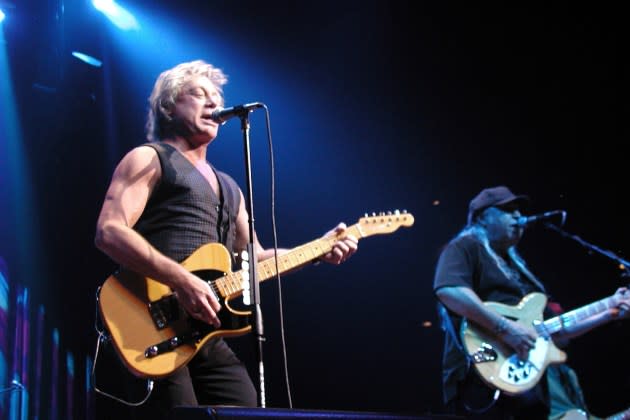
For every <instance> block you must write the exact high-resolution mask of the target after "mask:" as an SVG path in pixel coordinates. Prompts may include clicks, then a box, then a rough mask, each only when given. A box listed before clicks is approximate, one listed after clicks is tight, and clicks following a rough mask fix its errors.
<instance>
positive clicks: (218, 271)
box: [98, 211, 414, 379]
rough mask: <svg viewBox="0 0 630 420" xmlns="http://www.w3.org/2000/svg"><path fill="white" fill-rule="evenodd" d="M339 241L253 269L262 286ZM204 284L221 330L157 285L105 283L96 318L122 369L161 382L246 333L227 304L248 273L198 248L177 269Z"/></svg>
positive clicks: (122, 275) (376, 223) (368, 226)
mask: <svg viewBox="0 0 630 420" xmlns="http://www.w3.org/2000/svg"><path fill="white" fill-rule="evenodd" d="M413 223H414V218H413V216H412V215H411V214H409V213H406V212H402V213H401V212H398V211H396V212H394V213H391V212H390V213H388V214H380V215H374V216H366V217H363V218H361V219H359V221H358V222H357V223H356V224H354V225H352V226H350V227H349V228H348V229H347V231H346V232H347V234H349V235H354V236H355V237H356V238H358V239H361V238H365V237H368V236H371V235H377V234H386V233H391V232H394V231H396V230H397V229H398V228H399V227H401V226H402V227H409V226H412V225H413ZM338 239H339V237H330V238H319V239H316V240H314V241H312V242H309V243H307V244H304V245H301V246H299V247H296V248H294V249H292V250H290V251H289V252H288V253H286V254H283V255H281V256H279V257H278V262H277V266H278V269H277V270H276V261H275V259H274V258H270V259H268V260H265V261H262V262H259V263H258V267H257V275H258V280H259V281H264V280H267V279H270V278H272V277H274V276H276V274H277V272H278V273H283V272H286V271H288V270H291V269H293V268H296V267H299V266H301V265H303V264H305V263H307V262H309V261H313V260H316V259H317V258H319V257H321V256H323V255H325V254H327V253H328V252H330V251H331V250H332V247H333V245H334V243H335V242H336V241H337V240H338ZM181 265H182V266H184V267H185V268H186V269H187V270H188V271H190V272H193V273H194V274H195V275H197V276H198V277H200V278H202V279H204V280H206V281H207V282H208V283H209V284H210V286H211V287H212V290H213V291H214V292H215V294H216V296H217V298H218V300H219V303H220V304H221V307H222V309H221V311H220V312H219V314H218V315H219V318H220V320H221V327H220V329H215V328H214V327H213V326H211V325H208V324H206V323H203V322H200V321H198V320H196V319H194V318H192V317H190V316H189V315H188V314H187V313H186V312H185V311H184V310H183V308H182V307H181V305H179V304H178V301H177V296H176V295H175V294H174V293H173V291H172V290H171V289H170V288H169V287H167V286H166V285H164V284H163V283H160V282H158V281H155V280H153V279H150V278H147V277H142V276H139V275H136V274H135V273H132V272H126V271H121V272H118V273H115V274H113V275H111V276H110V277H108V278H107V279H106V280H105V282H104V283H103V285H102V286H101V288H100V290H99V293H98V296H99V299H98V303H99V305H98V306H99V312H100V315H101V318H102V320H103V322H104V324H105V327H106V328H107V330H108V332H109V334H110V336H111V340H112V342H113V344H114V348H115V349H116V351H117V353H118V355H119V356H120V358H121V360H122V362H123V364H124V365H125V366H126V367H127V368H128V369H129V371H130V372H131V373H133V374H134V375H136V376H138V377H141V378H151V379H154V378H160V377H164V376H167V375H169V374H171V373H173V372H174V371H175V370H177V369H179V368H180V367H182V366H184V365H185V364H186V363H188V361H189V360H190V359H191V358H192V357H193V356H194V355H195V354H196V353H197V351H198V350H199V349H200V348H201V347H202V346H203V345H204V344H205V343H206V342H207V341H208V340H209V339H210V338H212V337H215V336H237V335H243V334H246V333H248V332H249V331H251V325H250V316H251V314H252V313H251V311H246V310H236V309H234V308H233V306H232V305H231V302H230V301H231V300H232V299H234V298H236V297H238V296H240V295H242V294H243V290H244V289H247V286H248V281H244V279H245V278H247V275H248V274H249V272H248V270H245V269H243V270H240V271H236V272H231V271H230V270H231V258H230V254H229V252H228V250H227V249H226V248H225V247H224V246H223V245H221V244H218V243H209V244H206V245H203V246H201V247H200V248H199V249H197V250H196V251H195V252H193V254H191V255H190V256H189V257H188V258H187V259H186V260H184V261H183V262H182V263H181Z"/></svg>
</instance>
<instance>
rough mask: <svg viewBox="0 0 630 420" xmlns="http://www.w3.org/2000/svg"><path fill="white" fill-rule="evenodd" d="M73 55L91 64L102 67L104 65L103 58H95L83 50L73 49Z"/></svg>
mask: <svg viewBox="0 0 630 420" xmlns="http://www.w3.org/2000/svg"><path fill="white" fill-rule="evenodd" d="M72 55H73V56H74V57H76V58H78V59H79V60H81V61H83V62H84V63H86V64H89V65H90V66H94V67H101V66H102V65H103V62H102V61H101V60H99V59H97V58H94V57H92V56H91V55H87V54H83V53H82V52H78V51H72Z"/></svg>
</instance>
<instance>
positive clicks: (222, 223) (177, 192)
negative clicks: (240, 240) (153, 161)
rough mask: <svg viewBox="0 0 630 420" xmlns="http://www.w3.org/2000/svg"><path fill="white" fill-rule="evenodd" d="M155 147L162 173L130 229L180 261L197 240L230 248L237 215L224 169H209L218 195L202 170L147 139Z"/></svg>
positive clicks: (235, 194)
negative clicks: (213, 176)
mask: <svg viewBox="0 0 630 420" xmlns="http://www.w3.org/2000/svg"><path fill="white" fill-rule="evenodd" d="M145 146H149V147H152V148H153V149H155V150H156V152H157V154H158V157H159V159H160V166H161V167H162V176H161V178H160V180H159V181H158V183H157V184H156V186H155V188H154V190H153V193H152V194H151V197H150V198H149V200H148V202H147V205H146V208H145V209H144V211H143V213H142V215H141V216H140V219H139V220H138V222H137V223H136V225H135V227H134V229H135V230H136V231H137V232H138V233H140V234H141V235H142V236H143V237H144V238H146V239H147V241H149V243H150V244H151V245H153V246H154V247H155V248H156V249H157V250H158V251H160V252H161V253H163V254H164V255H166V256H167V257H170V258H172V259H174V260H175V261H177V262H181V261H183V260H184V259H186V258H187V257H188V256H189V255H190V254H192V253H193V252H194V251H195V250H196V249H197V248H199V247H200V246H201V245H204V244H206V243H209V242H219V243H221V244H223V245H224V246H225V247H226V248H227V249H228V251H229V252H230V254H233V253H234V252H235V251H238V250H234V249H233V246H234V239H235V237H236V229H235V226H236V216H237V214H238V208H239V205H240V198H241V196H240V191H239V188H238V185H237V184H236V182H235V181H234V180H233V179H232V178H231V177H230V176H229V175H227V174H225V173H223V172H221V171H218V170H216V169H215V168H214V167H212V170H213V171H214V173H215V174H216V176H217V179H218V181H219V197H217V195H216V194H215V193H214V191H213V190H212V188H211V187H210V184H209V183H208V181H207V180H206V178H204V176H203V175H202V174H201V173H200V172H199V171H198V170H197V168H195V167H194V165H193V164H192V163H190V161H188V159H186V158H185V157H184V155H182V154H181V153H180V152H179V151H178V150H177V149H175V148H174V147H173V146H171V145H169V144H167V143H162V142H159V143H146V144H145Z"/></svg>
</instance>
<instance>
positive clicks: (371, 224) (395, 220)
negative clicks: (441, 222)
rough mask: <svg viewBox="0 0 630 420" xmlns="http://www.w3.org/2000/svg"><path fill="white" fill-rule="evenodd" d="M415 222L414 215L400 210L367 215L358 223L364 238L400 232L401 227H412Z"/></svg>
mask: <svg viewBox="0 0 630 420" xmlns="http://www.w3.org/2000/svg"><path fill="white" fill-rule="evenodd" d="M413 222H414V219H413V215H412V214H410V213H407V211H406V210H403V211H402V212H401V211H399V210H396V211H393V212H392V211H388V212H381V213H378V214H376V213H372V215H371V216H368V215H367V214H366V215H365V216H364V217H362V218H360V219H359V222H358V223H357V224H358V225H359V228H360V229H361V233H362V234H363V236H370V235H378V234H384V233H391V232H394V231H396V230H398V228H399V227H409V226H412V225H413Z"/></svg>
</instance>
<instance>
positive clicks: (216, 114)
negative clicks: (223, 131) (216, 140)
mask: <svg viewBox="0 0 630 420" xmlns="http://www.w3.org/2000/svg"><path fill="white" fill-rule="evenodd" d="M263 106H265V105H264V104H262V103H260V102H252V103H250V104H243V105H237V106H231V107H229V108H219V109H216V110H214V111H213V112H212V114H211V115H210V118H211V119H212V121H214V122H216V123H219V124H223V123H224V122H226V121H227V120H229V119H230V118H232V117H237V116H238V117H241V116H243V115H247V114H248V113H249V112H252V111H253V110H255V109H256V108H262V107H263Z"/></svg>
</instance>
